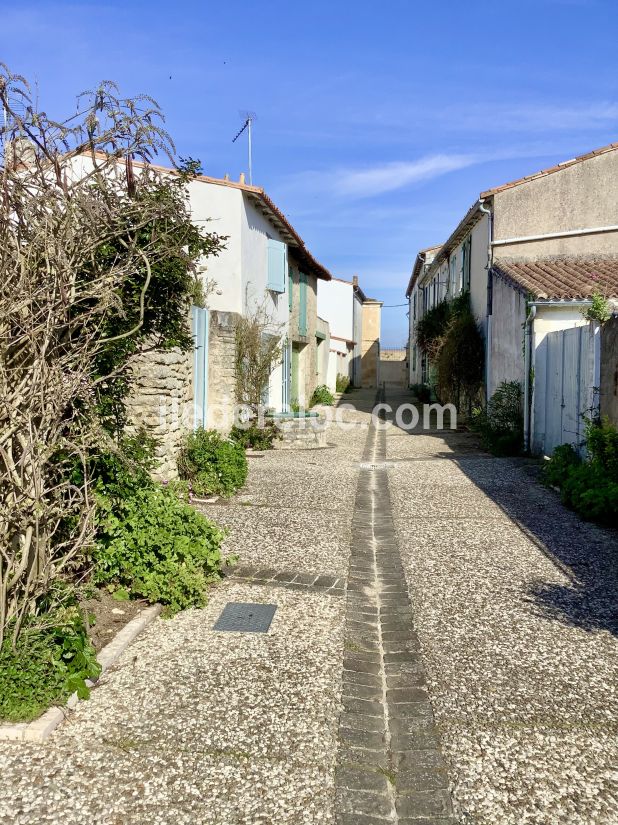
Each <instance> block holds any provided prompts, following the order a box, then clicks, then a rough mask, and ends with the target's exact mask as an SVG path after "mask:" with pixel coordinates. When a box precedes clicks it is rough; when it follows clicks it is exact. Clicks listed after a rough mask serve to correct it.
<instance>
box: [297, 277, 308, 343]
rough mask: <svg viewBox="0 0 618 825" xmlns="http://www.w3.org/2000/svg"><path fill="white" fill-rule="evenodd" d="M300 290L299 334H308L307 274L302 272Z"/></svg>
mask: <svg viewBox="0 0 618 825" xmlns="http://www.w3.org/2000/svg"><path fill="white" fill-rule="evenodd" d="M299 281H300V283H299V290H298V334H299V335H306V334H307V276H306V275H305V273H304V272H301V273H300V278H299Z"/></svg>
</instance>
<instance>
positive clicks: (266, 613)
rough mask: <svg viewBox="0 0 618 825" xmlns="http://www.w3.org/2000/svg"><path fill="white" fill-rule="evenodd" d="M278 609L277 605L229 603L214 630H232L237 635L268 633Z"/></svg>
mask: <svg viewBox="0 0 618 825" xmlns="http://www.w3.org/2000/svg"><path fill="white" fill-rule="evenodd" d="M276 609H277V605H276V604H252V603H251V602H228V603H227V604H226V605H225V607H224V608H223V610H222V612H221V615H220V616H219V618H218V619H217V621H216V622H215V624H214V626H213V630H231V631H233V632H236V633H266V632H267V631H268V628H269V627H270V623H271V622H272V620H273V616H274V615H275V610H276Z"/></svg>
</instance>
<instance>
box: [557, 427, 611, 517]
mask: <svg viewBox="0 0 618 825" xmlns="http://www.w3.org/2000/svg"><path fill="white" fill-rule="evenodd" d="M585 444H586V448H587V451H588V459H587V460H586V461H582V460H581V458H580V457H579V455H578V453H577V452H576V450H575V449H574V448H573V447H572V446H571V445H570V444H561V445H560V446H559V447H556V449H555V450H554V452H553V455H552V457H551V458H550V460H549V461H548V462H547V464H546V466H545V467H544V470H543V475H542V480H543V482H544V483H545V484H548V485H550V486H552V487H559V488H560V495H561V498H562V501H563V502H564V503H565V504H566V505H567V506H568V507H571V508H572V509H573V510H575V511H576V512H577V513H578V514H579V515H580V516H581V517H582V518H585V519H590V520H592V521H598V522H601V523H603V524H609V525H612V526H615V525H616V524H618V429H616V427H614V425H613V424H611V423H610V421H609V419H608V418H603V419H600V420H599V419H588V420H587V421H586V435H585Z"/></svg>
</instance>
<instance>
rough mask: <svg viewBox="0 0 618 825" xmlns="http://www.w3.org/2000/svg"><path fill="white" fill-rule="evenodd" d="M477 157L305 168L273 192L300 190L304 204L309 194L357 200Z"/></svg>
mask: <svg viewBox="0 0 618 825" xmlns="http://www.w3.org/2000/svg"><path fill="white" fill-rule="evenodd" d="M481 160H482V158H481V157H480V156H476V155H465V154H433V155H425V156H423V157H421V158H418V159H417V160H411V161H392V162H388V163H380V164H376V165H375V166H367V167H362V168H350V169H345V168H338V169H330V170H328V169H326V170H320V171H317V170H309V171H305V172H299V173H297V174H295V175H290V176H288V177H287V178H286V179H285V181H283V182H281V183H280V184H279V185H278V186H277V187H276V195H277V197H279V196H284V197H285V196H286V195H291V196H292V197H294V196H295V195H296V196H297V195H298V193H299V192H302V193H303V201H304V202H305V205H306V204H307V203H309V204H310V203H311V197H312V196H314V197H319V198H323V197H324V196H329V197H333V198H335V199H338V198H340V199H346V200H348V201H350V200H359V199H361V198H370V197H374V196H375V195H381V194H383V193H385V192H393V191H394V190H396V189H403V188H404V187H406V186H410V185H411V184H414V183H419V182H421V181H427V180H431V179H432V178H436V177H438V176H440V175H445V174H446V173H447V172H453V171H455V170H457V169H463V168H465V167H466V166H472V165H473V164H474V163H479V162H480V161H481ZM307 199H309V200H307ZM305 209H306V206H305Z"/></svg>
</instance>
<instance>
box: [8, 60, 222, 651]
mask: <svg viewBox="0 0 618 825" xmlns="http://www.w3.org/2000/svg"><path fill="white" fill-rule="evenodd" d="M79 100H80V102H79V109H80V110H79V112H78V113H77V114H76V115H74V116H73V117H72V118H69V119H68V120H67V121H65V122H62V123H61V122H55V121H53V120H51V119H50V118H49V117H48V116H47V115H46V114H45V113H44V112H42V111H37V109H36V107H35V106H34V105H33V103H32V100H31V97H30V92H29V86H28V83H27V82H26V80H25V79H24V78H22V77H20V76H16V75H14V74H12V73H11V72H10V71H9V69H8V68H7V67H6V66H4V65H2V64H0V107H1V108H3V110H4V113H5V126H4V128H3V129H2V130H1V131H0V134H1V137H2V145H3V147H4V152H3V159H2V162H1V165H0V644H1V643H2V641H3V639H4V638H5V636H6V634H7V633H9V632H10V634H11V635H12V638H13V641H14V642H15V641H16V639H17V637H18V635H19V632H20V628H21V627H22V625H23V622H24V620H25V619H26V618H27V617H31V616H32V615H33V614H36V612H37V610H38V609H39V605H40V604H41V603H43V602H44V603H46V605H47V607H48V608H49V601H50V599H51V598H53V593H54V583H55V582H56V581H57V580H58V579H59V578H61V577H63V576H65V575H66V573H67V572H68V571H70V570H71V568H72V567H75V566H77V565H83V564H84V551H85V549H86V548H87V547H88V545H89V543H90V542H91V539H92V535H93V512H94V506H95V505H94V500H93V489H92V485H91V482H90V480H89V478H88V455H89V453H91V452H92V451H96V449H97V447H99V448H100V446H101V445H102V444H104V443H105V440H106V439H108V440H109V436H108V432H109V430H108V429H105V428H104V427H103V426H102V423H101V421H102V418H101V415H100V409H99V407H100V404H101V398H102V393H103V394H104V390H105V388H106V387H108V388H109V387H110V386H111V385H113V382H114V380H115V378H116V377H117V376H118V375H120V374H121V373H122V372H123V371H126V367H127V363H128V361H129V359H130V357H131V356H132V355H134V354H135V352H136V350H137V351H139V347H136V346H135V344H134V342H135V340H136V339H139V340H140V341H142V340H144V341H145V340H146V338H147V337H148V338H149V339H151V338H152V335H153V334H155V333H157V332H160V331H161V323H160V318H159V316H158V315H157V312H159V310H158V309H157V307H156V306H154V305H153V304H152V301H151V293H152V292H153V291H155V292H156V288H155V289H154V290H153V286H152V285H153V283H155V282H157V280H158V281H159V283H161V281H162V276H161V269H162V267H168V266H169V264H170V262H172V263H173V264H174V265H177V268H178V269H179V271H180V273H181V275H183V276H184V275H186V274H187V273H192V274H191V277H192V278H193V279H195V277H196V275H195V264H196V262H197V260H198V259H199V257H200V255H201V254H203V253H204V245H205V244H206V243H207V239H206V236H204V238H203V239H202V241H203V243H200V238H199V237H197V238H196V236H195V231H196V230H195V227H192V226H191V224H190V213H189V211H188V206H187V199H186V191H185V187H186V180H187V175H188V174H189V173H188V172H186V171H183V170H179V171H178V174H163V173H161V172H158V171H156V170H155V169H153V168H152V167H150V166H148V165H147V164H148V162H149V161H151V160H152V159H153V158H154V157H155V156H156V155H161V154H163V155H166V156H167V157H168V158H170V160H171V154H172V151H173V149H174V147H173V144H172V141H171V139H170V138H169V136H168V135H167V133H166V132H165V130H164V129H163V128H162V122H163V119H162V115H161V112H160V110H159V108H158V106H157V104H156V103H155V102H154V101H153V100H151V99H150V98H147V97H139V98H135V99H125V98H122V97H120V95H119V93H118V90H117V87H116V86H115V85H114V84H113V83H111V82H105V83H103V84H102V85H101V86H100V87H99V88H97V89H96V90H95V91H93V92H89V93H85V94H84V95H82V96H81V97H80V99H79ZM139 161H142V162H145V164H146V165H144V164H142V163H139ZM185 227H191V232H193V234H190V233H189V234H187V232H185V231H183V230H184V228H185ZM208 241H209V242H210V241H212V242H213V243H214V246H215V248H216V241H213V240H212V238H210V239H208ZM215 254H216V251H215ZM166 271H167V270H166ZM178 277H180V276H178ZM165 283H166V284H168V283H169V279H168V281H165ZM170 295H171V297H170V298H169V300H172V298H174V299H177V306H176V305H175V307H176V308H175V315H174V317H173V318H172V324H171V328H170V329H167V328H166V329H164V330H163V333H164V334H163V337H164V338H165V339H166V340H167V341H168V342H171V343H170V345H178V343H179V342H180V343H181V344H183V345H184V346H189V345H192V341H191V335H190V332H191V331H190V328H189V327H188V314H189V313H188V303H187V302H186V300H187V299H186V284H185V283H184V282H183V284H182V288H180V287H179V288H178V289H176V291H174V290H172V292H171V293H170ZM167 298H168V296H167V294H166V300H167ZM183 301H185V303H183ZM153 307H154V308H153ZM159 314H160V313H159ZM168 320H169V318H168Z"/></svg>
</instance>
